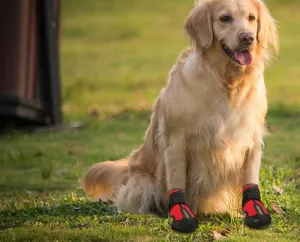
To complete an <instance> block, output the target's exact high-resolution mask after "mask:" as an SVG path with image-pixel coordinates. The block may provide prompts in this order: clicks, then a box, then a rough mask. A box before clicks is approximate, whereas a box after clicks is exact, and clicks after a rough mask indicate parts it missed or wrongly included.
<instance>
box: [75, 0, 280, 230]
mask: <svg viewBox="0 0 300 242" xmlns="http://www.w3.org/2000/svg"><path fill="white" fill-rule="evenodd" d="M184 28H185V31H186V33H187V35H188V36H189V37H190V39H191V42H192V47H191V48H189V49H187V50H185V51H183V52H182V53H181V54H180V55H179V58H178V60H177V62H176V64H175V65H174V66H173V68H172V69H171V71H170V73H169V79H168V83H167V86H166V87H165V88H163V89H162V91H161V93H160V95H159V97H158V98H157V100H156V102H155V104H154V108H153V114H152V117H151V123H150V125H149V128H148V130H147V131H146V134H145V137H144V143H143V144H142V145H141V146H140V147H139V148H138V149H136V150H134V151H133V152H132V153H131V155H130V157H129V158H128V159H123V160H120V161H106V162H100V163H97V164H95V165H94V166H92V167H91V168H90V169H89V170H88V171H87V173H86V174H85V177H84V178H83V179H82V182H81V187H82V188H83V189H84V190H85V192H86V193H87V194H88V195H89V196H91V197H94V198H97V199H101V200H111V201H113V202H114V203H115V204H116V205H117V207H119V208H120V209H121V210H123V211H126V212H129V213H155V214H163V215H169V216H170V217H172V224H171V227H172V228H173V229H174V230H176V231H179V232H186V233H188V232H193V231H194V230H195V229H196V228H197V226H198V220H197V219H196V217H195V214H200V213H202V214H209V213H226V212H230V213H232V211H238V210H239V207H241V208H242V210H243V212H244V213H245V215H246V216H245V220H244V222H245V224H246V225H247V226H249V227H251V228H265V227H267V226H268V225H270V223H271V218H270V216H269V214H268V211H267V210H266V208H265V207H264V205H263V203H262V201H261V198H260V191H259V170H260V165H261V158H262V147H263V137H264V134H265V116H266V113H267V98H266V88H265V83H264V77H263V74H264V67H265V63H266V62H267V61H268V60H269V59H270V57H272V55H271V53H273V52H274V53H275V52H276V53H277V51H278V35H277V29H276V24H275V21H274V19H273V18H272V17H271V15H270V13H269V11H268V9H267V7H266V5H265V4H264V3H263V1H261V0H243V1H239V0H226V1H225V0H202V1H199V2H198V3H196V6H195V8H194V9H193V10H192V11H191V13H190V14H189V15H188V17H187V19H186V21H185V25H184Z"/></svg>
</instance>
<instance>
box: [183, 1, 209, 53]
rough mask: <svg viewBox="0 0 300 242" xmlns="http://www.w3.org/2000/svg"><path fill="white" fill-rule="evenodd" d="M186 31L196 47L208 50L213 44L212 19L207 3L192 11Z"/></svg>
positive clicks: (187, 21)
mask: <svg viewBox="0 0 300 242" xmlns="http://www.w3.org/2000/svg"><path fill="white" fill-rule="evenodd" d="M184 29H185V31H186V33H187V34H188V35H189V37H190V38H191V40H192V42H193V44H194V45H195V46H196V47H198V48H203V49H206V48H208V47H209V46H210V45H211V44H212V42H213V37H214V36H213V29H212V19H211V14H210V10H209V4H208V3H207V2H205V1H203V2H201V3H200V4H199V5H198V6H197V7H195V8H194V9H193V10H192V11H191V13H190V14H189V16H188V17H187V19H186V21H185V25H184Z"/></svg>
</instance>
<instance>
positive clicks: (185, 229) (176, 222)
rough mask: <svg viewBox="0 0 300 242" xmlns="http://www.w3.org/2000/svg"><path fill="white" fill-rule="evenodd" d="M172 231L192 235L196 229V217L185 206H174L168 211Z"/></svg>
mask: <svg viewBox="0 0 300 242" xmlns="http://www.w3.org/2000/svg"><path fill="white" fill-rule="evenodd" d="M170 217H172V218H173V221H172V224H171V227H172V229H174V230H176V231H178V232H181V233H192V232H194V231H195V230H196V229H197V228H198V221H197V219H196V216H195V215H194V214H193V212H192V211H191V210H190V208H189V207H188V206H187V205H186V204H176V205H174V206H173V207H172V209H171V210H170Z"/></svg>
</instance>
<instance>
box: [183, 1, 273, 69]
mask: <svg viewBox="0 0 300 242" xmlns="http://www.w3.org/2000/svg"><path fill="white" fill-rule="evenodd" d="M185 30H186V32H187V34H188V35H189V36H190V38H191V40H192V42H193V43H194V45H195V46H196V47H197V48H199V49H201V50H205V49H209V48H216V49H217V50H219V51H221V52H223V56H224V57H226V58H229V59H230V60H231V61H232V62H233V63H234V64H235V65H239V66H248V65H251V63H252V61H253V59H254V58H257V57H258V56H259V55H262V56H263V57H265V59H267V58H268V56H269V53H271V50H272V49H273V50H275V51H276V52H277V50H278V37H277V36H278V35H277V29H276V24H275V21H274V19H273V18H272V17H271V15H270V13H269V11H268V9H267V8H266V6H265V4H264V3H263V2H262V1H261V0H243V1H236V0H226V1H224V0H202V1H199V3H198V4H197V6H196V7H195V8H194V9H193V10H192V11H191V13H190V15H189V16H188V18H187V19H186V23H185Z"/></svg>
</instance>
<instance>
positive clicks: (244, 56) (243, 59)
mask: <svg viewBox="0 0 300 242" xmlns="http://www.w3.org/2000/svg"><path fill="white" fill-rule="evenodd" d="M221 46H222V49H223V51H224V52H225V53H226V54H227V55H228V56H229V57H230V58H231V59H232V60H233V61H234V62H235V63H237V64H239V65H242V66H248V65H250V64H251V63H252V55H251V53H250V51H249V50H243V51H236V52H234V51H232V50H230V49H229V48H228V47H227V45H226V44H225V43H224V41H223V40H222V41H221Z"/></svg>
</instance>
